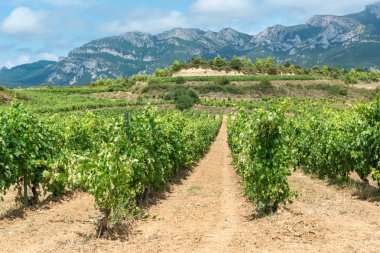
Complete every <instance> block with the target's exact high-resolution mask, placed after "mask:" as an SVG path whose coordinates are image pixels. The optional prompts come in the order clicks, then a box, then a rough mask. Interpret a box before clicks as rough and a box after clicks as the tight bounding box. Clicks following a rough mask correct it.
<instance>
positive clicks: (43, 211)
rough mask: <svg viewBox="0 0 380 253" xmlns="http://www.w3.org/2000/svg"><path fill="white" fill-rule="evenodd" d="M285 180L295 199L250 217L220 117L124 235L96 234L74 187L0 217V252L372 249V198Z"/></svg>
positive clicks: (301, 179) (379, 225)
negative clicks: (179, 174)
mask: <svg viewBox="0 0 380 253" xmlns="http://www.w3.org/2000/svg"><path fill="white" fill-rule="evenodd" d="M289 182H290V185H291V187H292V188H293V189H295V190H298V191H299V193H300V197H299V198H298V199H297V200H295V202H294V203H293V204H290V205H288V206H286V207H285V208H281V209H280V211H279V213H278V214H276V215H272V216H268V217H265V218H260V219H259V218H255V217H254V207H253V205H252V203H250V202H248V201H247V200H246V199H245V198H244V197H243V196H242V188H241V186H240V184H239V182H238V176H237V175H236V173H235V171H234V169H233V167H232V166H231V157H230V151H229V148H228V145H227V134H226V125H225V123H223V125H222V127H221V130H220V132H219V135H218V136H217V138H216V141H215V142H214V143H213V144H212V146H211V148H210V151H209V153H208V154H207V155H206V156H205V157H204V158H203V159H202V160H201V161H200V162H199V164H198V166H196V167H195V168H194V170H193V171H192V172H191V173H190V174H189V175H188V177H187V178H185V179H183V180H182V182H180V183H179V184H175V185H172V186H171V190H170V191H169V192H167V193H166V194H165V195H166V198H164V199H161V200H159V201H158V203H157V204H155V205H153V206H151V208H150V209H149V210H148V213H149V217H148V218H147V219H146V220H139V221H137V222H136V223H135V224H134V225H133V226H132V230H131V234H130V236H129V238H128V239H127V240H126V241H111V240H103V239H96V237H95V234H94V225H93V220H94V218H95V217H96V216H97V215H98V211H97V210H96V209H95V208H94V206H93V199H92V197H91V196H89V195H88V194H85V193H76V194H74V196H72V197H70V198H68V199H64V200H62V201H61V202H58V203H57V202H52V203H49V204H46V205H45V206H42V207H41V208H40V209H39V210H34V211H27V213H26V214H25V216H24V217H22V218H17V219H13V220H10V219H7V218H6V219H3V220H1V219H0V252H1V253H2V252H91V253H93V252H334V253H335V252H363V253H364V252H366V253H367V252H379V248H380V203H379V202H368V201H361V200H358V199H356V197H353V196H352V191H351V190H350V189H343V190H342V189H338V188H336V187H334V186H331V185H328V184H327V183H326V182H324V181H320V180H316V179H313V178H311V177H310V176H306V175H304V174H302V173H300V172H296V173H294V174H293V175H292V176H291V177H290V178H289ZM0 207H1V205H0ZM0 209H1V208H0Z"/></svg>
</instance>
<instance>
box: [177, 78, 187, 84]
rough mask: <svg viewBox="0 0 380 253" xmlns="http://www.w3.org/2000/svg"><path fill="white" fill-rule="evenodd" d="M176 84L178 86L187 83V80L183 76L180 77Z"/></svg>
mask: <svg viewBox="0 0 380 253" xmlns="http://www.w3.org/2000/svg"><path fill="white" fill-rule="evenodd" d="M174 82H175V83H176V84H184V83H186V79H185V78H184V77H182V76H178V77H176V78H175V79H174Z"/></svg>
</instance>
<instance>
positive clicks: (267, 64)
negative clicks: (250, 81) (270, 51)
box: [255, 57, 276, 73]
mask: <svg viewBox="0 0 380 253" xmlns="http://www.w3.org/2000/svg"><path fill="white" fill-rule="evenodd" d="M255 67H256V69H257V70H258V71H260V72H261V73H264V72H267V71H268V69H270V68H275V67H276V64H275V63H274V60H273V58H272V57H268V58H266V59H259V58H257V59H256V62H255Z"/></svg>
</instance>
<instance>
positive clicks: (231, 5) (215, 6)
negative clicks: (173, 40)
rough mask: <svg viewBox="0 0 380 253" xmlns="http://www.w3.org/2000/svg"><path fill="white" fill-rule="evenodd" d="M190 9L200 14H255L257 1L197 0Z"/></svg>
mask: <svg viewBox="0 0 380 253" xmlns="http://www.w3.org/2000/svg"><path fill="white" fill-rule="evenodd" d="M190 10H191V11H192V12H195V13H200V14H210V15H223V16H228V17H245V16H249V15H253V12H254V11H255V1H252V0H197V1H196V2H195V3H194V4H193V5H192V6H191V7H190Z"/></svg>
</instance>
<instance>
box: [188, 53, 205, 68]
mask: <svg viewBox="0 0 380 253" xmlns="http://www.w3.org/2000/svg"><path fill="white" fill-rule="evenodd" d="M187 65H188V66H189V67H190V68H201V67H204V66H206V65H208V63H207V61H206V60H205V59H203V58H202V57H200V56H197V57H194V58H192V59H191V60H190V61H189V62H188V64H187Z"/></svg>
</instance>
